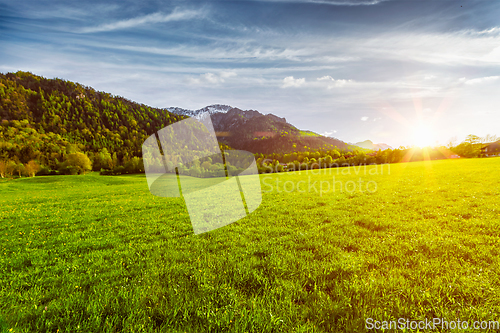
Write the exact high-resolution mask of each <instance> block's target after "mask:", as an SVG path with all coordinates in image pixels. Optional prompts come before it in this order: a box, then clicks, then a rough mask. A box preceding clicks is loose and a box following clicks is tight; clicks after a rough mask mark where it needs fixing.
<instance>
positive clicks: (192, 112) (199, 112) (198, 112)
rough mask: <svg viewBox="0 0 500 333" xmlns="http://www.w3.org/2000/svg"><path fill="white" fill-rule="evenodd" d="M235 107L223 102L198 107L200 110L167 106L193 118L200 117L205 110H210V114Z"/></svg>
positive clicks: (224, 111)
mask: <svg viewBox="0 0 500 333" xmlns="http://www.w3.org/2000/svg"><path fill="white" fill-rule="evenodd" d="M232 108H233V107H232V106H229V105H223V104H213V105H209V106H205V107H204V108H201V109H198V110H187V109H183V108H178V107H171V108H167V110H168V111H170V112H173V113H176V114H181V115H185V116H189V117H193V118H200V117H201V115H202V114H203V113H205V112H208V113H209V114H210V115H212V114H214V113H217V112H221V113H227V112H228V111H229V110H231V109H232Z"/></svg>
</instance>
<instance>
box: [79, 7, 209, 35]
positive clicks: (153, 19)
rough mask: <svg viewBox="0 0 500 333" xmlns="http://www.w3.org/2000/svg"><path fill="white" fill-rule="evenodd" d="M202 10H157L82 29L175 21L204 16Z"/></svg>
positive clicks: (126, 26) (119, 28) (93, 29)
mask: <svg viewBox="0 0 500 333" xmlns="http://www.w3.org/2000/svg"><path fill="white" fill-rule="evenodd" d="M204 15H205V13H204V11H202V10H190V9H178V8H176V9H175V10H174V11H172V13H170V14H165V13H162V12H157V13H153V14H149V15H145V16H139V17H134V18H130V19H126V20H121V21H116V22H112V23H106V24H101V25H98V26H95V27H87V28H83V29H81V30H80V32H81V33H94V32H104V31H114V30H122V29H130V28H135V27H139V26H143V25H147V24H155V23H165V22H173V21H183V20H190V19H193V18H197V17H201V16H204Z"/></svg>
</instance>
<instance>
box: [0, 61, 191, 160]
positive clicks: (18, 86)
mask: <svg viewBox="0 0 500 333" xmlns="http://www.w3.org/2000/svg"><path fill="white" fill-rule="evenodd" d="M184 118H186V117H185V116H182V115H177V114H174V113H170V112H168V110H166V109H158V108H152V107H149V106H147V105H144V104H139V103H135V102H132V101H130V100H127V99H125V98H123V97H119V96H113V95H111V94H109V93H105V92H100V91H96V90H94V89H93V88H91V87H86V86H83V85H81V84H79V83H74V82H70V81H65V80H61V79H46V78H43V77H41V76H37V75H34V74H31V73H27V72H21V71H19V72H17V73H8V74H1V73H0V160H12V161H14V162H16V163H19V162H22V163H27V161H29V160H35V159H36V160H38V161H39V162H40V163H42V164H43V165H46V166H49V167H51V168H55V165H56V164H57V163H58V161H62V160H63V159H64V158H65V155H66V154H67V153H68V152H71V151H73V150H77V151H78V150H79V151H82V152H85V153H86V154H87V155H89V157H90V158H91V160H92V162H95V160H96V159H97V157H96V156H97V155H99V153H100V152H103V151H104V154H105V155H106V154H108V153H109V154H110V155H113V154H116V155H115V156H116V158H115V159H116V160H117V161H126V160H128V159H131V158H132V157H141V156H142V144H143V142H144V140H146V138H147V137H149V136H150V135H151V134H153V133H155V132H157V131H158V130H160V129H161V128H163V127H165V126H168V125H169V124H172V123H174V122H177V121H179V120H181V119H184ZM104 149H105V150H104ZM93 165H94V166H95V167H96V168H99V163H93Z"/></svg>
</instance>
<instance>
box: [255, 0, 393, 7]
mask: <svg viewBox="0 0 500 333" xmlns="http://www.w3.org/2000/svg"><path fill="white" fill-rule="evenodd" d="M260 1H262V0H260ZM263 1H268V2H292V3H319V4H325V5H334V6H363V5H364V6H367V5H376V4H379V3H381V2H385V1H387V0H263Z"/></svg>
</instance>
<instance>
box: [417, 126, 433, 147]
mask: <svg viewBox="0 0 500 333" xmlns="http://www.w3.org/2000/svg"><path fill="white" fill-rule="evenodd" d="M433 143H434V131H433V130H432V128H431V127H430V126H428V125H426V124H423V123H419V124H417V126H415V128H414V130H413V144H414V145H415V146H417V147H420V148H424V147H428V146H430V145H432V144H433Z"/></svg>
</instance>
